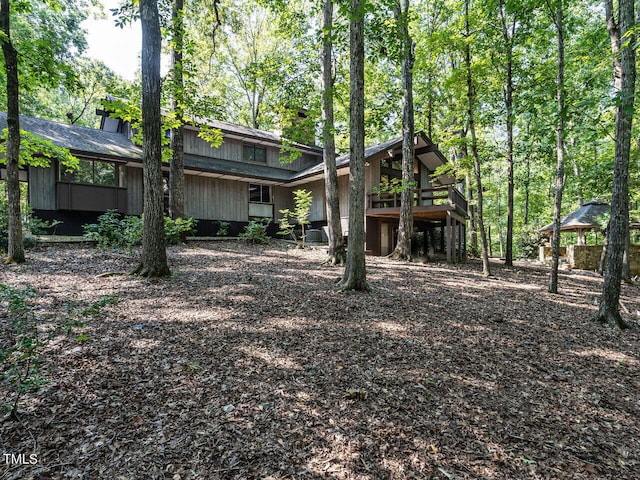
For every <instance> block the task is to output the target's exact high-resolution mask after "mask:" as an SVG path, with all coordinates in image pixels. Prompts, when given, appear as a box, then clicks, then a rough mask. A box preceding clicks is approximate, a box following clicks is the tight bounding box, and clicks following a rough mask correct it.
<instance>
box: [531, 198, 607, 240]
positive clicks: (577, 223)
mask: <svg viewBox="0 0 640 480" xmlns="http://www.w3.org/2000/svg"><path fill="white" fill-rule="evenodd" d="M609 210H610V207H609V204H608V203H605V202H602V201H600V200H590V201H588V202H587V203H585V204H583V205H582V206H581V207H580V208H578V209H577V210H575V211H573V212H571V213H570V214H569V215H567V216H566V217H564V218H563V219H562V220H560V231H561V232H574V231H578V230H590V229H594V228H597V229H599V228H600V224H599V223H598V217H600V216H602V215H604V214H605V213H608V212H609ZM550 231H553V223H550V224H549V225H545V226H544V227H542V228H541V229H540V230H539V232H541V233H546V232H550Z"/></svg>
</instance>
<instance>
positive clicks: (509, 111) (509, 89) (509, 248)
mask: <svg viewBox="0 0 640 480" xmlns="http://www.w3.org/2000/svg"><path fill="white" fill-rule="evenodd" d="M505 8H506V7H505V5H504V2H503V1H502V0H501V1H500V19H501V24H502V37H503V40H504V42H505V47H506V49H507V52H506V55H507V64H506V69H507V72H506V73H507V79H506V85H505V92H504V94H505V95H504V104H505V109H506V117H507V118H506V123H507V244H506V255H505V265H507V266H512V265H513V192H514V179H513V162H514V159H513V92H514V85H513V42H514V38H513V37H514V33H515V31H514V29H515V24H516V22H515V20H513V22H512V24H511V25H508V24H507V14H506V11H505ZM509 27H511V32H509Z"/></svg>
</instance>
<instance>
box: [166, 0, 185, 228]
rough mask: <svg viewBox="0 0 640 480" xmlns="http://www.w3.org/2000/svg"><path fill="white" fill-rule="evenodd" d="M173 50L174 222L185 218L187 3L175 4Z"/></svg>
mask: <svg viewBox="0 0 640 480" xmlns="http://www.w3.org/2000/svg"><path fill="white" fill-rule="evenodd" d="M171 20H172V29H173V46H172V49H171V63H172V72H173V79H172V81H173V84H172V88H173V95H172V98H171V110H173V111H174V112H175V115H176V121H177V122H178V126H177V127H175V128H173V129H172V130H171V150H172V151H173V154H172V157H171V164H170V166H169V214H170V215H171V218H184V126H183V121H184V67H183V62H182V57H183V50H184V0H174V4H173V12H172V18H171Z"/></svg>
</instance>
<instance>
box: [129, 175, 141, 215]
mask: <svg viewBox="0 0 640 480" xmlns="http://www.w3.org/2000/svg"><path fill="white" fill-rule="evenodd" d="M126 175H127V179H126V182H127V183H126V187H127V214H129V215H140V214H141V213H142V206H143V204H144V199H143V196H142V185H143V181H142V169H141V168H136V167H127V173H126Z"/></svg>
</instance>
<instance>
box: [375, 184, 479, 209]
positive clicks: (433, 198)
mask: <svg viewBox="0 0 640 480" xmlns="http://www.w3.org/2000/svg"><path fill="white" fill-rule="evenodd" d="M400 195H401V194H400V193H386V192H381V193H370V194H369V195H368V196H367V207H368V208H400ZM426 205H450V206H452V207H457V208H459V209H461V210H462V211H464V212H466V211H467V200H466V199H465V198H464V196H463V195H462V193H460V191H459V190H458V189H457V188H456V187H455V186H453V185H448V186H445V187H436V188H420V189H415V190H413V206H414V207H417V206H426Z"/></svg>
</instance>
